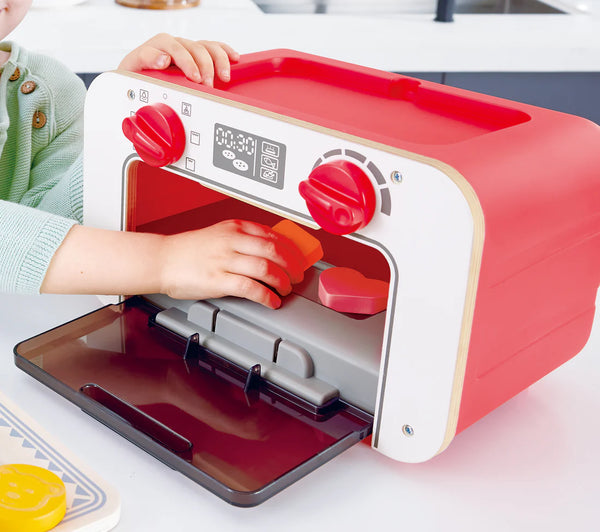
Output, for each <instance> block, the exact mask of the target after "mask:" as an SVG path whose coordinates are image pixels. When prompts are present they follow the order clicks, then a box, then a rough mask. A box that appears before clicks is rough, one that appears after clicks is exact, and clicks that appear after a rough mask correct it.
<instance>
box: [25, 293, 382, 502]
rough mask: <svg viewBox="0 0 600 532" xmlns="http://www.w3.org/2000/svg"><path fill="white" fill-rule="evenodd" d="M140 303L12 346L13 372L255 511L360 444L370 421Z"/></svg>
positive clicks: (126, 304)
mask: <svg viewBox="0 0 600 532" xmlns="http://www.w3.org/2000/svg"><path fill="white" fill-rule="evenodd" d="M159 310H160V309H159V308H158V307H155V306H154V305H153V304H151V303H150V302H148V301H147V300H145V299H143V298H141V297H133V298H129V299H127V300H126V301H124V302H123V303H121V304H118V305H109V306H106V307H103V308H101V309H99V310H96V311H94V312H92V313H90V314H87V315H85V316H82V317H81V318H78V319H76V320H74V321H71V322H69V323H66V324H64V325H61V326H59V327H57V328H55V329H52V330H50V331H48V332H45V333H43V334H40V335H38V336H35V337H33V338H31V339H29V340H25V341H23V342H21V343H19V344H18V345H17V346H16V347H15V350H14V352H15V362H16V365H17V366H18V367H20V368H21V369H23V370H24V371H26V372H27V373H29V374H30V375H32V376H33V377H35V378H36V379H38V380H39V381H41V382H42V383H44V384H46V385H47V386H49V387H50V388H52V389H54V390H55V391H57V392H58V393H60V394H61V395H63V396H64V397H66V398H67V399H69V400H70V401H72V402H74V403H75V404H77V405H78V406H79V407H80V408H81V409H82V410H84V411H85V412H87V413H88V414H90V415H91V416H93V417H94V418H96V419H98V420H99V421H101V422H102V423H104V424H106V425H107V426H109V427H110V428H112V429H113V430H115V431H116V432H118V433H119V434H121V435H122V436H124V437H125V438H127V439H128V440H130V441H132V442H133V443H135V444H136V445H138V446H139V447H141V448H142V449H144V450H146V451H147V452H149V453H150V454H152V455H153V456H155V457H156V458H158V459H159V460H161V461H162V462H164V463H165V464H167V465H169V466H170V467H172V468H173V469H176V470H178V471H181V472H182V473H183V474H185V475H187V476H188V477H190V478H191V479H192V480H194V481H196V482H198V483H199V484H201V485H202V486H204V487H206V488H207V489H209V490H210V491H212V492H213V493H215V494H216V495H218V496H219V497H221V498H222V499H224V500H226V501H227V502H229V503H231V504H234V505H236V506H254V505H257V504H260V503H261V502H263V501H264V500H266V499H268V498H269V497H271V496H272V495H274V494H275V493H277V492H279V491H281V490H282V489H284V488H285V487H287V486H288V485H290V484H291V483H293V482H294V481H296V480H298V479H299V478H301V477H302V476H304V475H306V474H307V473H309V472H310V471H312V470H314V469H316V468H317V467H319V466H320V465H321V464H323V463H325V462H327V461H328V460H330V459H331V458H333V457H334V456H336V455H337V454H339V453H341V452H342V451H344V450H345V449H347V448H349V447H350V446H352V445H353V444H354V443H356V442H358V441H360V440H361V439H363V438H365V437H367V436H368V435H369V434H370V433H371V430H372V425H373V419H372V416H370V415H369V414H366V413H364V412H362V411H361V410H359V409H357V408H355V407H353V406H351V405H348V404H346V403H344V402H343V401H341V400H339V399H333V400H332V401H330V402H328V403H327V404H326V405H322V406H321V407H318V408H314V407H313V406H311V405H310V404H309V403H307V402H306V401H304V400H301V399H299V398H295V397H294V396H293V395H292V394H289V393H288V392H286V391H285V390H284V389H281V388H279V387H278V386H276V385H274V384H272V383H270V382H268V381H266V380H264V379H262V378H261V377H260V366H259V365H257V366H258V367H253V368H251V370H250V371H248V370H247V369H243V368H241V367H238V366H236V365H235V364H233V363H231V362H229V361H225V360H223V359H222V358H220V357H219V356H218V355H215V354H214V353H212V352H210V351H208V350H206V349H204V348H203V347H201V346H200V345H199V343H198V342H197V341H194V340H195V339H194V336H193V335H192V336H191V337H190V338H185V337H183V336H180V335H178V334H175V333H173V332H171V331H168V330H166V329H164V328H163V327H161V326H160V325H158V324H157V323H156V322H155V321H154V320H153V317H154V316H155V315H156V313H157V312H159Z"/></svg>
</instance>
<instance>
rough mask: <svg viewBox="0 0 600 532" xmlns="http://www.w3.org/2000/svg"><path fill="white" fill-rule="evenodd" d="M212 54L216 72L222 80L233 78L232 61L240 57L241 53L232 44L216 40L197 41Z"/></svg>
mask: <svg viewBox="0 0 600 532" xmlns="http://www.w3.org/2000/svg"><path fill="white" fill-rule="evenodd" d="M197 43H198V44H201V45H202V46H204V47H205V49H206V50H207V51H208V53H209V54H210V57H211V59H212V62H213V64H214V72H215V74H216V75H217V76H218V77H219V78H220V79H221V80H222V81H229V80H230V78H231V62H234V61H237V60H238V59H239V54H238V53H237V52H236V51H235V50H234V49H233V48H231V46H229V45H227V44H225V43H221V42H215V41H197Z"/></svg>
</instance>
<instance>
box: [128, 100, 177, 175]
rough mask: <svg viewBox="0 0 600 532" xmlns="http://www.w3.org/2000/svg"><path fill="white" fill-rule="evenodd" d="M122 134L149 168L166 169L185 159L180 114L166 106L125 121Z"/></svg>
mask: <svg viewBox="0 0 600 532" xmlns="http://www.w3.org/2000/svg"><path fill="white" fill-rule="evenodd" d="M123 133H125V136H126V137H127V138H128V139H129V140H130V141H131V142H133V145H134V146H135V151H137V153H138V155H139V156H140V157H141V158H142V160H143V161H145V162H146V163H148V164H149V165H150V166H165V165H167V164H171V163H174V162H175V161H176V160H177V159H179V158H180V157H181V156H182V155H183V150H184V148H185V129H184V127H183V123H182V122H181V119H180V118H179V116H177V113H176V112H175V111H174V110H173V109H172V108H171V107H169V106H168V105H166V104H164V103H155V104H152V105H146V106H145V107H142V108H140V109H138V111H137V112H136V113H135V114H134V115H133V116H130V117H128V118H126V119H125V120H123Z"/></svg>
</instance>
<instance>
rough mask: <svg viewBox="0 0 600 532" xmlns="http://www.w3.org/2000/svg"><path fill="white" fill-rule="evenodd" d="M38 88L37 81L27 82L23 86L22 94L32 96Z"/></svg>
mask: <svg viewBox="0 0 600 532" xmlns="http://www.w3.org/2000/svg"><path fill="white" fill-rule="evenodd" d="M36 87H37V85H36V83H35V81H26V82H25V83H23V85H21V92H22V93H23V94H31V93H32V92H33V91H34V90H35V88H36Z"/></svg>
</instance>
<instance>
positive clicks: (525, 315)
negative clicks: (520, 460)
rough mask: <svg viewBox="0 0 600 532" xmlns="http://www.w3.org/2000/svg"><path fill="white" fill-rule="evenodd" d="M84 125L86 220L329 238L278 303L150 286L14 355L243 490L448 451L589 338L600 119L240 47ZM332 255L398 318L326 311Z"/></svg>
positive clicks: (145, 441) (238, 494)
mask: <svg viewBox="0 0 600 532" xmlns="http://www.w3.org/2000/svg"><path fill="white" fill-rule="evenodd" d="M85 121H86V122H85V123H86V126H85V127H86V129H85V135H86V150H85V204H84V212H85V221H86V223H87V224H90V225H95V226H99V227H104V228H110V229H119V230H120V229H124V230H130V231H151V232H161V233H172V232H176V231H183V230H188V229H192V228H198V227H203V226H207V225H210V224H213V223H215V222H217V221H219V220H223V219H229V218H242V219H250V220H254V221H257V222H260V223H264V224H268V225H273V224H275V223H277V222H279V221H281V220H282V219H288V220H291V221H293V222H295V223H296V224H299V225H301V226H303V227H304V228H305V229H306V230H307V231H309V232H310V233H312V234H313V235H314V236H316V237H317V238H318V239H319V240H320V242H321V244H322V247H323V250H324V257H323V260H321V261H320V262H317V263H316V264H315V266H313V267H312V268H310V269H309V270H307V272H306V280H305V281H304V282H303V283H302V284H301V285H299V286H297V287H296V289H295V291H294V293H293V294H292V295H290V296H288V297H287V298H285V300H284V303H283V305H282V307H281V308H280V309H278V310H275V311H274V310H269V309H266V308H264V307H261V306H259V305H256V304H253V303H251V302H249V301H240V300H237V299H235V298H224V299H221V300H213V301H207V302H195V301H174V300H170V299H169V298H167V297H164V296H151V297H147V298H143V299H141V298H130V299H128V300H126V301H125V302H124V303H121V304H118V305H109V306H107V307H105V308H104V309H101V310H100V311H98V312H96V313H92V314H90V315H88V316H86V317H84V318H82V319H81V320H77V321H75V322H73V323H71V324H67V325H66V326H63V327H60V328H58V329H56V330H54V331H51V332H49V333H46V334H45V335H42V336H40V337H37V338H34V339H32V340H28V341H26V342H24V343H22V344H20V346H18V347H17V351H16V352H17V362H18V364H19V365H21V366H22V367H24V368H25V369H26V370H27V371H30V372H31V373H33V374H34V375H36V376H37V377H38V378H40V379H42V380H43V381H44V382H46V383H47V384H49V385H50V386H52V387H54V388H55V389H57V390H58V391H59V392H60V393H63V394H64V395H66V396H67V397H69V398H70V399H72V400H74V401H75V402H77V403H78V404H80V405H81V406H82V408H84V409H85V410H86V411H88V412H90V413H91V414H92V415H94V416H96V417H98V418H100V419H101V420H102V421H103V422H104V423H107V424H109V425H110V426H112V427H113V428H115V430H117V431H119V432H121V433H122V434H124V435H125V436H126V437H127V438H129V439H131V440H132V441H135V442H136V443H137V444H139V445H141V446H142V447H143V448H145V449H146V450H148V451H149V452H151V453H153V454H155V455H156V456H158V457H159V458H160V459H161V460H163V461H165V462H166V463H168V464H169V465H170V466H171V467H174V468H177V469H179V470H181V471H182V472H184V473H185V474H187V475H188V476H190V477H192V478H194V479H195V480H197V481H198V482H200V483H201V484H203V485H205V486H207V487H208V488H209V489H211V490H212V491H214V492H215V493H217V494H218V495H219V496H221V497H223V498H225V499H227V500H229V501H230V502H232V503H234V504H238V505H252V504H256V503H258V502H261V501H262V500H264V499H265V498H267V497H269V496H270V495H272V494H273V493H274V492H276V491H278V490H280V489H281V488H283V487H285V486H286V485H288V484H289V483H290V482H292V481H293V480H295V479H297V478H299V477H300V476H302V475H304V474H305V473H306V472H308V471H310V470H311V469H313V468H314V467H316V466H318V465H319V464H320V463H322V462H324V461H325V460H327V459H329V458H330V457H331V456H334V455H335V454H337V453H338V452H340V451H341V450H343V449H345V448H346V447H348V446H349V445H351V444H352V443H354V442H356V441H358V440H360V439H362V438H364V437H366V436H368V435H369V434H370V433H371V431H372V439H371V445H372V446H373V448H374V449H376V450H378V451H380V452H382V453H384V454H385V455H388V456H390V457H391V458H393V459H395V460H401V461H406V462H419V461H424V460H427V459H429V458H431V457H433V456H435V455H436V454H437V453H439V452H441V451H442V450H443V449H444V448H445V447H446V446H447V445H448V444H449V443H450V441H451V440H452V438H453V437H454V435H455V434H456V433H457V432H460V431H462V430H463V429H465V428H466V427H468V426H469V425H470V424H472V423H473V422H475V421H476V420H478V419H479V418H481V417H482V416H484V415H485V414H487V413H488V412H490V411H491V410H492V409H494V408H496V407H497V406H498V405H500V404H501V403H503V402H504V401H506V400H507V399H509V398H510V397H512V396H514V395H515V394H517V393H519V392H520V391H521V390H523V389H525V388H526V387H527V386H529V385H530V384H532V383H534V382H535V381H536V380H538V379H539V378H541V377H542V376H544V375H545V374H547V373H548V372H550V371H552V370H553V369H554V368H556V367H557V366H559V365H561V364H562V363H563V362H565V361H566V360H568V359H569V358H571V357H572V356H574V355H575V354H576V353H578V352H579V351H580V350H581V349H582V347H583V346H584V344H585V343H586V341H587V338H588V335H589V332H590V328H591V325H592V322H593V319H594V313H595V307H594V303H595V298H596V291H597V288H598V285H599V284H600V151H599V150H598V149H597V148H598V144H599V143H600V130H599V128H598V126H596V125H595V124H593V123H591V122H588V121H586V120H584V119H581V118H577V117H574V116H569V115H565V114H561V113H557V112H553V111H549V110H545V109H539V108H535V107H532V106H528V105H523V104H519V103H515V102H510V101H505V100H501V99H498V98H493V97H489V96H483V95H480V94H475V93H471V92H467V91H463V90H459V89H454V88H450V87H446V86H441V85H437V84H435V83H430V82H426V81H420V80H417V79H412V78H408V77H404V76H400V75H395V74H389V73H385V72H380V71H376V70H372V69H368V68H363V67H359V66H355V65H350V64H345V63H341V62H338V61H333V60H329V59H324V58H321V57H316V56H310V55H306V54H302V53H298V52H293V51H288V50H275V51H270V52H263V53H256V54H250V55H246V56H244V57H242V59H241V60H240V62H239V63H237V64H236V65H234V66H233V70H232V80H231V82H230V83H228V84H227V85H223V84H217V85H216V86H215V88H214V89H213V88H206V87H204V86H199V85H196V84H194V83H191V82H189V81H187V80H185V79H184V78H183V77H182V76H181V74H180V73H179V72H178V71H176V70H169V71H166V72H146V73H141V74H131V73H125V72H112V73H106V74H103V75H102V76H100V77H99V78H98V79H97V80H96V81H95V82H94V83H93V85H92V87H91V88H90V91H89V95H88V100H87V104H86V117H85ZM122 127H124V128H125V130H126V132H127V133H128V136H129V137H130V138H131V139H133V145H132V142H131V140H130V139H128V138H126V137H125V136H124V134H123V132H122ZM332 267H345V268H351V269H352V270H354V271H355V273H354V275H355V276H358V277H361V276H364V277H366V278H368V279H371V280H374V281H376V282H378V281H380V282H384V283H388V286H389V288H388V290H387V308H386V309H385V310H383V311H381V312H377V313H374V314H368V315H357V314H356V313H347V312H346V313H344V312H338V311H336V310H332V309H331V308H327V307H326V306H324V305H322V304H321V302H320V300H319V296H318V286H319V282H320V281H319V280H320V276H321V275H323V272H326V271H328V270H329V269H330V268H332ZM351 284H352V283H350V285H351ZM380 286H381V285H380ZM347 288H348V287H347ZM349 289H350V292H352V287H351V286H350V287H349ZM341 291H342V292H343V291H344V288H342V289H341ZM367 292H368V290H367ZM342 295H343V293H342ZM367 295H369V294H367Z"/></svg>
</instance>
